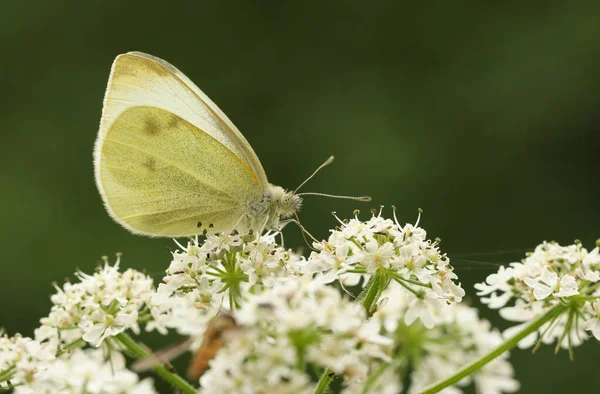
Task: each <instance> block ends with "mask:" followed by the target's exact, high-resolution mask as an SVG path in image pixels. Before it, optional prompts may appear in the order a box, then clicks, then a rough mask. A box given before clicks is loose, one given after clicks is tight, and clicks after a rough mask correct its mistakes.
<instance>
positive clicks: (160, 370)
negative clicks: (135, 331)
mask: <svg viewBox="0 0 600 394" xmlns="http://www.w3.org/2000/svg"><path fill="white" fill-rule="evenodd" d="M116 338H117V339H118V340H119V341H120V342H121V343H122V344H123V345H124V346H125V347H126V348H127V349H128V350H129V351H131V353H133V354H134V355H135V356H136V357H137V358H139V359H144V358H146V357H149V356H151V354H150V352H148V351H147V350H146V349H144V348H143V347H142V346H140V345H139V344H138V343H137V342H136V341H134V340H133V338H131V337H130V336H129V335H127V334H126V333H124V332H122V333H120V334H118V335H117V336H116ZM153 369H154V371H155V372H156V373H157V374H158V375H159V376H160V377H161V378H163V379H164V380H166V381H167V382H169V383H170V384H172V385H173V386H174V387H177V388H178V389H179V390H180V391H181V392H182V393H186V394H197V393H198V392H197V391H196V389H195V388H194V387H193V386H192V385H191V384H189V383H188V382H187V381H186V380H185V379H183V378H182V377H181V376H179V375H177V374H176V373H174V372H171V371H169V370H168V369H167V368H166V367H165V366H164V364H161V363H159V364H157V365H156V366H155V367H154V368H153Z"/></svg>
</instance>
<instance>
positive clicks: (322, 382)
mask: <svg viewBox="0 0 600 394" xmlns="http://www.w3.org/2000/svg"><path fill="white" fill-rule="evenodd" d="M334 376H335V374H334V373H333V372H331V371H330V370H329V368H325V371H323V375H321V378H320V379H319V382H318V383H317V388H315V391H314V393H313V394H325V393H326V392H327V389H328V388H329V385H330V384H331V381H332V380H333V377H334Z"/></svg>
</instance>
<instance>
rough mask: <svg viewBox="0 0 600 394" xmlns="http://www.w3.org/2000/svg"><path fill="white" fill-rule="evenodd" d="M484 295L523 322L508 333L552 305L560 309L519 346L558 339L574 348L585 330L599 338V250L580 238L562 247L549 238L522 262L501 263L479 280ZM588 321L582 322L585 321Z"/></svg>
mask: <svg viewBox="0 0 600 394" xmlns="http://www.w3.org/2000/svg"><path fill="white" fill-rule="evenodd" d="M475 288H476V289H477V290H478V293H477V294H478V295H479V296H482V298H481V300H482V302H483V303H485V304H487V305H488V306H489V307H490V308H494V309H500V315H501V316H502V317H503V318H505V319H506V320H509V321H516V322H520V323H521V324H519V325H516V326H514V327H511V328H510V329H508V330H506V331H505V333H504V334H505V336H507V337H509V336H512V335H513V334H515V333H517V332H518V331H520V330H521V329H522V328H524V327H525V326H527V325H529V324H530V323H531V322H532V321H534V320H536V319H537V318H539V317H540V316H542V315H544V314H545V313H549V312H550V311H551V310H558V309H556V308H561V310H562V311H563V313H560V312H561V311H560V310H558V312H559V313H558V314H557V316H556V317H555V318H553V319H552V320H551V321H549V322H548V323H546V324H544V325H542V326H541V327H540V329H539V330H538V332H539V333H538V332H532V333H531V334H530V335H528V336H526V337H525V338H524V339H523V340H521V341H520V343H519V346H520V347H529V346H532V345H533V344H534V343H535V342H536V340H538V339H539V340H540V341H542V342H543V343H553V342H555V341H557V346H561V347H567V348H571V347H572V346H576V345H579V344H580V343H581V342H582V341H583V340H584V339H585V338H586V337H587V335H586V334H585V330H589V331H591V332H592V334H593V335H594V336H595V337H596V338H598V339H600V324H599V322H600V320H599V319H600V303H599V301H598V299H599V298H600V253H599V248H598V247H596V248H595V249H594V250H592V251H591V252H589V253H588V251H587V250H586V249H585V248H584V247H583V246H582V245H581V243H579V242H576V243H575V244H573V245H569V246H560V245H559V244H557V243H555V242H544V243H542V244H541V245H539V246H537V247H536V249H535V251H534V252H533V253H530V254H528V256H527V257H526V258H525V259H523V260H522V261H521V262H515V263H511V264H510V266H509V267H500V269H499V270H498V272H497V273H494V274H492V275H490V276H488V277H487V279H486V281H485V283H479V284H476V285H475ZM582 322H583V323H582Z"/></svg>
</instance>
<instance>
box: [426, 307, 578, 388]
mask: <svg viewBox="0 0 600 394" xmlns="http://www.w3.org/2000/svg"><path fill="white" fill-rule="evenodd" d="M567 308H568V307H567V306H565V305H562V304H558V305H556V306H555V307H554V308H552V309H550V310H549V311H548V312H546V313H545V314H543V315H542V316H540V317H539V318H538V319H537V320H534V321H533V322H532V323H531V324H530V325H528V326H527V327H525V328H523V329H522V330H521V331H519V332H518V333H517V334H515V335H514V336H513V337H512V338H510V339H508V340H507V341H506V342H504V343H503V344H501V345H500V346H498V347H497V348H495V349H494V350H492V351H491V352H490V353H488V354H486V355H485V356H483V357H482V358H480V359H479V360H476V361H474V362H472V363H471V364H469V365H467V366H466V367H464V368H463V369H461V370H460V371H458V372H457V373H456V374H454V375H452V376H450V377H449V378H446V379H444V380H442V381H441V382H439V383H436V384H434V385H432V386H429V387H428V388H426V389H425V390H423V391H421V393H420V394H434V393H437V392H440V391H442V390H443V389H445V388H446V387H449V386H452V385H453V384H455V383H458V382H459V381H461V380H462V379H463V378H465V377H467V376H469V375H471V374H472V373H473V372H475V371H477V370H479V369H480V368H482V367H483V366H484V365H486V364H487V363H489V362H490V361H492V360H493V359H495V358H496V357H498V356H500V355H501V354H502V353H504V352H506V351H508V350H510V349H512V348H513V347H515V346H517V344H518V343H519V342H520V341H521V339H523V338H525V337H526V336H527V335H529V334H531V333H532V332H535V331H537V329H539V328H540V327H541V326H543V325H544V324H545V323H547V322H548V321H550V320H552V319H554V318H555V317H558V316H559V315H560V314H561V313H563V312H564V311H565V310H566V309H567Z"/></svg>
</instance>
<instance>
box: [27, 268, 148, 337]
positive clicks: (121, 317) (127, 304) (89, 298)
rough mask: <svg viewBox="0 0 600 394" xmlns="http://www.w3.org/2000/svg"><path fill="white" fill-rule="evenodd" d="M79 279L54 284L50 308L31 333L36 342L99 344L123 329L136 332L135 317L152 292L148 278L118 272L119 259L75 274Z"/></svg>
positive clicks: (139, 273)
mask: <svg viewBox="0 0 600 394" xmlns="http://www.w3.org/2000/svg"><path fill="white" fill-rule="evenodd" d="M76 276H77V278H78V279H79V282H77V283H66V284H65V285H64V286H63V288H59V287H56V290H57V293H56V294H54V295H53V296H52V297H51V301H52V304H53V306H52V309H51V311H50V314H49V315H48V317H45V318H43V319H41V323H42V325H41V327H40V328H38V329H37V330H36V332H35V339H36V340H38V341H55V340H56V341H58V343H59V345H60V346H69V345H71V344H73V343H76V342H78V341H80V340H81V339H83V340H84V341H85V342H88V343H89V344H91V345H92V346H99V345H100V344H101V343H103V341H105V340H106V339H107V338H110V337H113V336H115V335H117V334H119V333H121V332H123V331H125V330H127V329H131V330H133V331H134V332H139V325H138V317H139V313H140V311H142V310H143V309H144V308H146V307H147V304H148V302H149V301H150V298H151V297H152V295H153V294H154V284H153V281H152V278H150V277H148V276H146V275H144V274H142V273H141V272H138V271H135V270H133V269H128V270H126V271H125V272H119V259H117V262H116V263H115V264H114V265H112V266H111V265H110V264H109V263H108V261H107V260H106V259H105V262H104V266H103V267H100V268H99V269H98V271H97V272H96V273H94V274H93V275H88V274H85V273H83V272H78V273H76Z"/></svg>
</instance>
